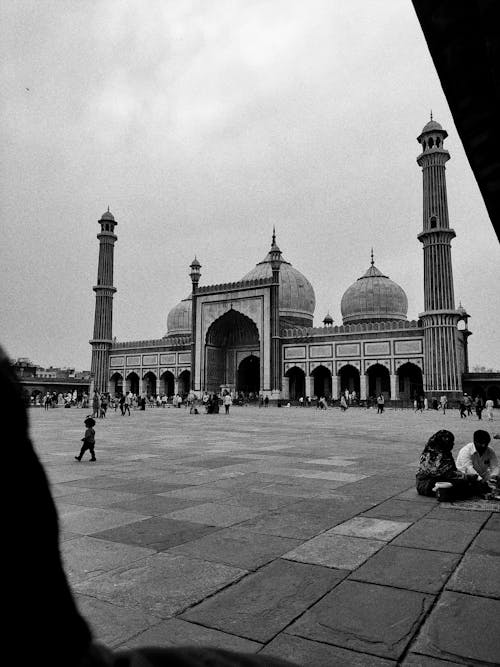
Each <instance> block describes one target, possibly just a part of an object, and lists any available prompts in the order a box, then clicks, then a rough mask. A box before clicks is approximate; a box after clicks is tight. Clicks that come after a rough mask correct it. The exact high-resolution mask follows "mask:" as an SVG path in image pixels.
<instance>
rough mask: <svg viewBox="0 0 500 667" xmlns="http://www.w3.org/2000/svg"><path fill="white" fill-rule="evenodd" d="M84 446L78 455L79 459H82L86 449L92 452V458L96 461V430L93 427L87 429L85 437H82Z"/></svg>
mask: <svg viewBox="0 0 500 667" xmlns="http://www.w3.org/2000/svg"><path fill="white" fill-rule="evenodd" d="M82 442H83V445H82V448H81V449H80V454H79V455H78V456H77V457H76V458H77V459H78V460H79V461H81V460H82V456H83V455H84V454H85V452H86V451H89V452H90V460H91V461H95V460H96V458H95V431H94V429H93V428H87V430H86V431H85V437H83V438H82Z"/></svg>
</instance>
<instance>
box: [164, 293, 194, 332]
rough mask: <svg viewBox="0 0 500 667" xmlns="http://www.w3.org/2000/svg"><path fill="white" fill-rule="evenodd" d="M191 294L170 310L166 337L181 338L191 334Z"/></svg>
mask: <svg viewBox="0 0 500 667" xmlns="http://www.w3.org/2000/svg"><path fill="white" fill-rule="evenodd" d="M191 309H192V297H191V294H189V296H187V297H186V298H185V299H182V301H181V302H180V303H178V304H177V305H176V306H174V307H173V308H172V310H171V311H170V312H169V314H168V316H167V333H166V336H182V335H185V334H190V333H191Z"/></svg>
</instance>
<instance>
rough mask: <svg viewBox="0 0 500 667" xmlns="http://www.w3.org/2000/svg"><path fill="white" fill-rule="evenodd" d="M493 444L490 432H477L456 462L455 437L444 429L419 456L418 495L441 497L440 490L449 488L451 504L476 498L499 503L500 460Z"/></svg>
mask: <svg viewBox="0 0 500 667" xmlns="http://www.w3.org/2000/svg"><path fill="white" fill-rule="evenodd" d="M495 437H500V436H495ZM490 442H491V436H490V434H489V433H488V432H487V431H483V430H478V431H475V432H474V435H473V440H472V442H469V443H468V444H467V445H464V446H463V447H462V448H461V449H460V451H459V452H458V456H457V460H456V462H455V460H454V458H453V455H452V449H453V446H454V444H455V436H454V435H453V433H452V432H451V431H447V430H444V429H443V430H441V431H438V432H437V433H434V435H433V436H431V438H430V439H429V441H428V442H427V444H426V446H425V448H424V451H423V452H422V455H421V456H420V462H419V466H418V470H417V474H416V486H417V492H418V493H419V494H420V495H422V496H434V495H438V497H439V494H440V490H441V489H442V488H446V496H447V499H450V500H453V499H460V498H467V497H470V496H477V495H479V496H486V497H491V496H493V497H495V498H497V499H499V500H500V495H499V488H500V483H499V472H500V471H499V465H498V458H497V456H496V454H495V452H494V450H493V449H492V448H491V447H490V446H489V445H490Z"/></svg>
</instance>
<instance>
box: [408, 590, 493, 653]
mask: <svg viewBox="0 0 500 667" xmlns="http://www.w3.org/2000/svg"><path fill="white" fill-rule="evenodd" d="M412 652H414V653H417V654H424V655H429V656H433V657H435V658H440V659H442V660H450V661H455V662H458V663H459V664H461V665H476V664H478V663H479V664H481V665H484V664H486V665H491V666H493V665H498V657H499V656H500V601H498V600H492V599H490V598H484V597H476V596H472V595H463V594H461V593H454V592H451V591H449V592H448V591H445V592H444V593H443V595H442V596H441V598H440V599H439V601H438V603H437V605H436V607H435V609H433V611H432V614H431V615H430V617H429V618H428V619H427V621H426V623H425V625H424V627H423V629H422V631H421V633H420V634H419V636H418V639H417V641H416V642H415V644H414V645H413V646H412Z"/></svg>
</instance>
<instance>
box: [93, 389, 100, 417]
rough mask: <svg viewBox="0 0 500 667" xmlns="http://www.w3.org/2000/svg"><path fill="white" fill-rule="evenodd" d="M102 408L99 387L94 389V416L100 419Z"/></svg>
mask: <svg viewBox="0 0 500 667" xmlns="http://www.w3.org/2000/svg"><path fill="white" fill-rule="evenodd" d="M100 409H101V398H100V396H99V392H98V391H97V389H95V390H94V395H93V396H92V417H95V418H96V419H99V410H100Z"/></svg>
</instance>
